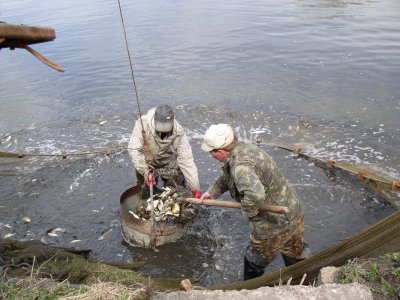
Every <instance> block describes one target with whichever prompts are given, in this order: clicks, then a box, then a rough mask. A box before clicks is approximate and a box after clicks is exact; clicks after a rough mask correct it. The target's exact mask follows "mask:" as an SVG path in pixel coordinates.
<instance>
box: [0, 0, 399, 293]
mask: <svg viewBox="0 0 400 300" xmlns="http://www.w3.org/2000/svg"><path fill="white" fill-rule="evenodd" d="M122 4H123V7H124V12H125V13H126V15H125V18H126V23H127V24H126V25H127V29H128V37H129V42H130V46H131V50H132V53H133V55H134V67H135V74H136V76H137V81H138V86H139V95H140V96H141V99H142V110H143V111H146V110H147V109H149V108H150V107H153V106H155V105H158V104H161V103H164V102H166V103H169V104H171V105H173V106H174V107H175V108H176V114H177V118H178V120H179V121H180V123H181V124H182V125H183V126H184V127H185V128H186V129H187V133H188V136H189V138H190V143H191V145H192V149H193V153H194V156H195V161H196V164H197V166H198V169H199V173H200V174H199V175H200V180H201V188H202V190H206V188H207V187H208V186H209V184H210V183H211V182H212V181H213V180H214V178H216V177H217V176H218V174H219V172H220V170H219V165H218V163H217V162H216V161H215V160H213V159H212V158H211V157H210V156H209V155H208V154H207V153H204V152H202V151H201V149H200V145H201V139H202V135H203V134H204V132H205V130H206V129H207V128H208V126H209V125H210V124H212V123H217V122H226V123H230V124H231V125H232V126H233V127H234V128H235V131H236V132H237V134H238V135H239V136H240V138H242V139H246V140H248V141H250V142H254V141H255V139H257V138H263V139H264V140H266V141H267V142H271V143H291V144H295V143H301V144H302V145H304V146H305V148H306V149H307V150H308V151H310V152H311V153H314V154H315V155H318V156H320V157H323V158H327V159H328V158H329V159H333V160H335V161H342V162H349V163H367V164H369V165H370V167H372V168H374V169H376V170H379V171H382V172H384V173H388V174H391V175H392V176H395V177H398V178H399V177H400V171H399V170H400V154H399V151H398V149H399V144H400V130H399V125H398V124H399V123H398V122H399V120H400V103H399V99H400V93H399V90H398V88H397V85H398V79H399V78H400V71H399V70H400V68H399V63H400V57H399V53H400V51H399V50H400V38H399V37H400V29H399V28H400V26H399V25H400V24H399V22H400V21H399V20H400V18H399V17H400V16H399V12H400V10H399V9H398V8H399V4H398V1H394V0H386V1H351V2H349V1H318V0H316V1H315V0H313V1H311V0H304V1H291V0H287V1H275V2H274V1H272V2H269V3H267V4H266V3H265V2H264V1H237V2H235V4H232V3H231V1H217V3H216V2H215V1H195V0H193V1H192V0H191V1H185V2H182V3H180V2H176V1H163V2H157V3H155V2H154V3H152V2H148V1H135V2H134V3H133V2H131V1H130V3H125V1H122ZM0 8H1V14H0V20H1V21H6V22H10V23H26V24H32V25H43V26H52V27H54V28H55V29H56V31H57V39H56V40H55V41H54V42H52V43H47V44H42V45H36V46H34V48H35V49H36V50H38V51H41V52H42V53H43V54H44V55H46V56H47V57H49V58H50V59H53V60H55V61H57V62H58V63H60V64H61V65H63V66H64V67H65V69H66V73H64V74H60V73H56V72H55V71H54V70H51V69H49V68H47V67H46V66H44V65H42V64H41V63H40V62H38V61H37V60H35V58H33V57H32V56H30V55H29V54H28V53H24V52H21V51H22V50H15V51H9V50H8V49H2V50H1V51H0V66H1V69H0V84H1V87H2V89H1V90H0V105H1V106H0V107H1V110H0V112H1V119H0V150H5V151H27V152H31V151H39V152H42V153H59V152H60V151H62V150H67V151H76V152H81V151H92V150H94V149H103V148H104V147H106V146H107V147H120V146H127V143H128V140H129V135H130V133H131V131H132V127H133V122H134V120H135V119H136V118H137V109H136V107H135V102H134V96H133V92H132V89H131V81H130V77H129V76H130V70H129V67H128V64H127V59H126V50H125V48H124V41H123V35H122V30H121V27H120V21H119V19H118V17H119V16H118V7H117V4H116V3H112V2H110V1H94V0H93V1H84V3H80V2H79V1H57V2H56V3H51V4H50V3H47V2H43V1H41V2H39V3H37V1H12V2H7V3H1V4H0ZM44 11H45V12H46V13H44ZM261 147H262V148H263V149H264V150H265V151H267V152H268V153H270V154H271V155H272V156H273V157H274V159H275V160H276V161H277V164H278V165H279V166H280V167H281V168H282V170H283V173H284V174H285V175H286V176H287V178H288V179H289V181H290V182H291V184H293V185H294V186H295V187H296V189H297V190H298V192H299V194H300V196H301V198H302V200H303V202H304V205H305V207H306V239H307V241H308V243H309V244H310V247H311V249H312V251H314V252H318V251H320V250H322V249H324V248H325V247H327V246H329V245H331V244H333V243H334V242H336V241H339V240H343V239H346V238H348V237H349V236H350V235H351V234H353V233H355V232H357V231H358V230H360V229H362V228H365V227H366V226H368V225H370V224H373V223H374V222H376V221H378V220H380V219H382V218H383V217H385V216H387V215H388V214H390V213H391V212H393V210H394V209H393V208H391V207H390V206H389V205H388V204H387V203H386V202H385V201H384V199H382V198H380V197H379V196H378V195H377V194H375V193H373V192H371V191H369V190H366V189H364V187H363V185H362V184H361V183H360V182H359V181H358V180H357V179H356V178H355V176H352V175H348V174H346V173H344V172H340V171H335V172H334V173H333V174H331V173H330V174H327V173H326V172H325V171H324V170H322V169H320V168H318V167H316V166H314V165H313V164H312V163H310V162H308V161H305V160H302V159H298V158H295V157H292V156H291V155H290V153H288V152H285V151H284V150H280V149H277V148H274V147H271V146H266V145H264V146H261ZM132 168H133V167H132V164H131V162H130V159H129V157H128V155H127V154H126V153H122V154H117V155H113V156H111V157H106V156H104V155H99V156H86V157H75V158H68V159H65V160H62V159H60V158H51V157H44V158H43V157H35V158H31V159H26V158H24V159H0V175H1V176H0V188H1V197H0V234H1V237H5V236H6V235H10V234H11V235H13V236H11V238H15V239H39V240H40V239H42V240H43V241H44V242H46V243H48V244H50V245H54V246H73V247H77V248H91V249H93V254H92V257H93V258H97V259H105V260H115V261H137V260H142V261H146V262H147V264H146V266H145V267H144V268H143V269H142V270H141V272H142V273H143V274H146V275H151V276H160V277H173V278H183V277H198V278H200V280H201V283H202V284H204V285H211V284H216V283H223V282H233V281H237V280H240V279H241V272H242V254H243V251H244V249H245V247H246V244H247V241H248V228H247V226H246V224H245V222H244V220H243V218H242V216H241V214H240V212H239V211H237V210H232V209H228V208H203V209H201V210H200V213H199V215H198V216H197V217H196V219H195V220H193V222H192V223H190V224H189V225H188V226H187V228H186V231H185V234H184V235H183V237H182V238H181V239H180V240H179V241H177V242H176V243H173V244H169V245H165V246H162V247H159V250H160V251H159V252H153V251H152V250H148V249H140V248H132V247H130V246H128V245H126V244H125V243H124V242H123V240H122V237H121V233H120V219H119V215H118V205H119V197H120V195H121V194H122V192H124V191H125V190H126V189H128V188H129V187H131V186H133V185H134V182H135V178H134V175H133V169H132ZM224 198H227V199H228V198H229V197H228V195H224ZM26 216H28V217H29V218H30V219H31V220H32V221H31V222H29V223H25V222H24V221H23V220H22V218H23V217H26ZM52 228H53V229H54V228H61V229H62V230H60V231H57V235H58V236H48V235H46V231H48V230H49V229H52ZM72 241H75V242H74V243H71V242H72ZM282 265H283V264H282V261H281V259H280V257H277V258H276V259H275V260H274V262H273V264H271V265H270V267H269V269H268V271H272V270H275V269H277V268H279V267H282Z"/></svg>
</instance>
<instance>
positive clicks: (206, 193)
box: [200, 192, 214, 202]
mask: <svg viewBox="0 0 400 300" xmlns="http://www.w3.org/2000/svg"><path fill="white" fill-rule="evenodd" d="M213 198H214V197H213V196H211V194H210V193H209V192H205V193H204V194H203V195H201V197H200V201H201V202H203V200H204V199H213Z"/></svg>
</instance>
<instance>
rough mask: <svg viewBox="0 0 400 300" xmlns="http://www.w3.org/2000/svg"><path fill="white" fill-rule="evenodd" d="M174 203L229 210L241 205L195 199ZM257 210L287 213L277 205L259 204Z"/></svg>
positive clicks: (287, 210) (286, 210)
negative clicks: (218, 207) (228, 208)
mask: <svg viewBox="0 0 400 300" xmlns="http://www.w3.org/2000/svg"><path fill="white" fill-rule="evenodd" d="M175 201H176V202H181V203H190V204H195V205H207V206H222V207H231V208H240V207H241V205H240V203H239V202H234V201H225V200H206V199H204V200H203V201H200V200H199V199H197V198H184V197H177V198H176V200H175ZM259 210H261V211H266V212H271V213H276V214H286V213H288V212H289V208H287V206H279V205H269V204H261V206H260V208H259Z"/></svg>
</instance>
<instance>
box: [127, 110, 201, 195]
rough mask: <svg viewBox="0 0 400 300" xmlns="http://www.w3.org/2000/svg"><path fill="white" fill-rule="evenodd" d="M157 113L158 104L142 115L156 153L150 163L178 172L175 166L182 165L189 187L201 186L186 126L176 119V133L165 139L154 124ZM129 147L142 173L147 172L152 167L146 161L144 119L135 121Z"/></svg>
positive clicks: (180, 167)
mask: <svg viewBox="0 0 400 300" xmlns="http://www.w3.org/2000/svg"><path fill="white" fill-rule="evenodd" d="M154 113H155V108H153V109H151V110H149V112H148V113H147V114H146V115H144V116H142V121H143V127H144V130H145V133H146V136H147V140H148V142H149V144H150V148H151V152H152V154H153V156H154V158H153V161H152V162H151V163H150V166H151V167H152V168H154V169H156V170H160V172H161V170H165V171H168V170H170V172H174V170H178V169H179V170H180V171H182V173H183V175H184V177H185V179H186V181H187V184H188V186H189V188H190V189H191V190H199V189H200V183H199V176H198V172H197V167H196V165H195V163H194V160H193V154H192V149H191V147H190V144H189V140H188V138H187V136H186V134H185V132H184V130H183V128H182V126H181V125H180V124H179V123H178V121H176V120H174V127H173V130H172V135H171V136H169V137H167V138H165V139H163V140H162V139H161V138H160V137H159V136H158V134H157V133H156V130H155V128H154ZM128 147H129V155H130V156H131V158H132V162H133V164H134V166H135V169H136V170H137V171H138V172H139V173H140V174H144V173H145V172H146V171H147V170H149V165H148V164H147V163H146V160H145V157H144V153H143V136H142V122H141V121H140V119H138V120H137V121H136V123H135V127H134V128H133V132H132V135H131V138H130V141H129V145H128Z"/></svg>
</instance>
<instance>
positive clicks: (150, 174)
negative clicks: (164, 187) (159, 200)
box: [143, 169, 156, 187]
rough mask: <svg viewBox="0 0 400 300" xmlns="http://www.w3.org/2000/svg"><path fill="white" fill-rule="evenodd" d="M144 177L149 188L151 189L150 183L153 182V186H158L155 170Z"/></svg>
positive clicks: (145, 173) (147, 172)
mask: <svg viewBox="0 0 400 300" xmlns="http://www.w3.org/2000/svg"><path fill="white" fill-rule="evenodd" d="M143 176H144V182H145V183H146V185H147V186H148V187H150V181H151V182H152V185H156V174H155V171H154V170H153V169H150V170H148V171H146V172H144V175H143ZM150 179H151V180H150Z"/></svg>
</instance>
